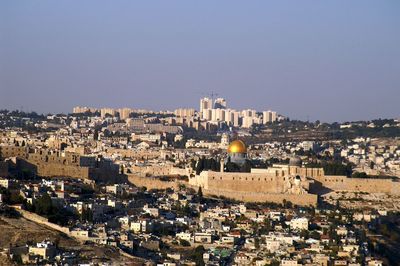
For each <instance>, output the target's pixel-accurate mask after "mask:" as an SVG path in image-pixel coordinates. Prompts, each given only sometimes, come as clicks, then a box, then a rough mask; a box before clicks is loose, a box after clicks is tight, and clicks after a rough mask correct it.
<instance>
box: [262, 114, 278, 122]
mask: <svg viewBox="0 0 400 266" xmlns="http://www.w3.org/2000/svg"><path fill="white" fill-rule="evenodd" d="M277 119H278V115H277V113H276V112H274V111H264V112H263V124H267V123H268V122H275V121H276V120H277Z"/></svg>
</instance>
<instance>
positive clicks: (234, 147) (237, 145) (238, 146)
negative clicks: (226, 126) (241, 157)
mask: <svg viewBox="0 0 400 266" xmlns="http://www.w3.org/2000/svg"><path fill="white" fill-rule="evenodd" d="M228 153H247V148H246V145H245V144H244V142H243V141H241V140H234V141H232V142H231V144H229V147H228Z"/></svg>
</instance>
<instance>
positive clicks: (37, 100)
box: [0, 1, 400, 122]
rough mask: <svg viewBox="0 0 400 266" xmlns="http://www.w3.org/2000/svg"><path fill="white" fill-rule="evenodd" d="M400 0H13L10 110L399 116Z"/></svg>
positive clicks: (0, 17)
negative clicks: (212, 103)
mask: <svg viewBox="0 0 400 266" xmlns="http://www.w3.org/2000/svg"><path fill="white" fill-rule="evenodd" d="M399 12H400V2H399V1H351V2H339V1H336V2H325V1H324V2H316V1H302V2H301V4H299V2H295V1H276V2H275V1H274V2H273V1H268V2H267V1H252V2H239V1H218V2H214V1H201V2H188V1H168V2H166V1H165V2H164V1H160V2H157V3H156V2H147V1H146V2H136V1H112V2H109V1H84V2H81V1H76V2H72V1H26V2H19V1H2V2H0V93H1V95H0V109H11V110H15V109H21V107H23V110H24V111H36V112H38V113H68V112H71V111H72V108H73V107H74V106H90V107H130V108H137V109H139V108H140V109H151V110H155V111H158V110H171V111H173V110H174V109H176V108H180V107H190V108H195V109H197V110H198V109H199V99H200V98H201V97H203V96H206V94H207V93H209V92H211V91H214V92H218V93H219V96H221V97H224V98H226V100H227V102H228V107H230V108H233V109H238V110H240V109H247V108H252V109H256V110H257V111H263V110H268V109H271V110H275V111H277V112H278V113H281V114H283V115H287V116H288V117H290V118H291V119H299V120H307V118H308V119H309V120H310V121H315V120H321V121H327V122H333V121H338V122H340V121H357V120H370V119H377V118H399V116H400V111H399V110H400V108H399V107H398V106H399V102H400V34H399V28H400V16H399V15H398V14H399Z"/></svg>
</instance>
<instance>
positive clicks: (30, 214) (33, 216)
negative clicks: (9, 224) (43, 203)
mask: <svg viewBox="0 0 400 266" xmlns="http://www.w3.org/2000/svg"><path fill="white" fill-rule="evenodd" d="M15 209H16V210H17V211H18V212H19V213H20V214H21V215H22V217H24V218H25V219H27V220H29V221H32V222H35V223H38V224H41V225H45V226H48V227H50V228H52V229H54V230H57V231H59V232H62V233H64V234H67V235H70V230H69V228H68V227H63V226H60V225H58V224H54V223H50V222H49V221H48V220H47V218H45V217H43V216H40V215H37V214H36V213H33V212H28V211H25V210H21V209H17V208H15Z"/></svg>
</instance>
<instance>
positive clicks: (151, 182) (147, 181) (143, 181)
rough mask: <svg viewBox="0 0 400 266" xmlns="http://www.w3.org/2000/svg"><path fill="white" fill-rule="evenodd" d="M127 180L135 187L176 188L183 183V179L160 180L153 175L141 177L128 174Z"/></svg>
mask: <svg viewBox="0 0 400 266" xmlns="http://www.w3.org/2000/svg"><path fill="white" fill-rule="evenodd" d="M128 181H129V182H131V183H132V184H134V185H135V186H137V187H146V188H147V189H148V190H149V189H167V188H173V189H178V188H179V184H185V183H186V182H183V181H161V180H160V179H158V178H154V177H141V176H138V175H128Z"/></svg>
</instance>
